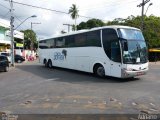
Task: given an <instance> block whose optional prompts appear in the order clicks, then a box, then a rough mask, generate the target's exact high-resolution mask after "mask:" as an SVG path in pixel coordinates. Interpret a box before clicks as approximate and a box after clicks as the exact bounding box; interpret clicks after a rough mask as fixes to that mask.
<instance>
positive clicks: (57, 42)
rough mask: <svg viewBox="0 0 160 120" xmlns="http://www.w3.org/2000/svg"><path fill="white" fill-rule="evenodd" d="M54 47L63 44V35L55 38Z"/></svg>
mask: <svg viewBox="0 0 160 120" xmlns="http://www.w3.org/2000/svg"><path fill="white" fill-rule="evenodd" d="M55 42H56V43H55V44H56V48H62V47H64V46H65V39H64V38H63V37H61V38H56V39H55Z"/></svg>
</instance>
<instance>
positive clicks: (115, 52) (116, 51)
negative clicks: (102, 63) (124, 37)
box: [110, 41, 122, 77]
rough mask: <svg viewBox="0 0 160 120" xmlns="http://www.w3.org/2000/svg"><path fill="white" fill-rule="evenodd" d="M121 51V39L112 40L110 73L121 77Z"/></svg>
mask: <svg viewBox="0 0 160 120" xmlns="http://www.w3.org/2000/svg"><path fill="white" fill-rule="evenodd" d="M121 66H122V64H121V52H120V45H119V41H112V42H111V60H110V73H111V74H110V75H111V76H114V77H121Z"/></svg>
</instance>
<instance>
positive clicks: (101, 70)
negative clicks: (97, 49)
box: [94, 64, 105, 77]
mask: <svg viewBox="0 0 160 120" xmlns="http://www.w3.org/2000/svg"><path fill="white" fill-rule="evenodd" d="M94 74H95V75H96V76H98V77H105V69H104V67H103V66H102V65H101V64H97V65H96V66H95V67H94Z"/></svg>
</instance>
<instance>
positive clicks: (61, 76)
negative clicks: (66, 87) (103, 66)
mask: <svg viewBox="0 0 160 120" xmlns="http://www.w3.org/2000/svg"><path fill="white" fill-rule="evenodd" d="M16 68H18V69H20V70H23V71H26V72H30V73H31V74H34V75H36V76H39V77H42V78H44V79H53V80H54V81H58V82H69V83H124V82H133V81H137V80H139V78H128V79H120V78H114V77H108V76H107V77H104V78H99V77H96V76H95V75H94V74H91V73H86V72H81V71H76V70H70V69H64V68H58V67H53V68H51V69H50V68H46V67H44V66H43V65H40V64H38V63H34V64H22V65H18V66H16ZM55 79H56V80H55Z"/></svg>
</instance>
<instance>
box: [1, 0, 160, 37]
mask: <svg viewBox="0 0 160 120" xmlns="http://www.w3.org/2000/svg"><path fill="white" fill-rule="evenodd" d="M13 1H14V3H13V8H14V14H13V15H14V26H15V28H16V27H17V26H18V25H19V24H21V23H22V22H23V21H24V20H25V19H26V18H28V17H30V16H32V15H36V16H37V17H36V18H29V19H27V20H26V21H25V22H24V23H23V24H22V25H21V26H20V27H18V28H17V30H26V29H31V22H32V23H33V24H32V30H34V31H35V33H36V34H37V38H38V39H45V38H49V37H54V36H55V35H58V34H61V31H62V30H64V31H66V32H67V31H68V27H67V26H65V25H63V24H74V20H72V18H71V17H70V15H69V14H65V13H68V11H69V8H70V7H71V6H72V4H76V6H77V7H78V10H79V15H80V16H79V18H78V19H77V24H79V23H80V22H86V21H87V20H89V19H91V18H96V19H101V20H102V21H104V22H107V21H109V20H114V19H115V18H127V17H128V16H130V15H134V16H137V15H141V10H142V9H141V8H139V7H137V5H139V4H140V3H141V2H142V0H13ZM145 1H146V0H145ZM15 2H16V3H15ZM18 3H20V4H18ZM22 3H23V5H22ZM150 3H153V5H152V6H150V7H149V8H148V11H147V13H146V15H147V16H149V15H155V16H159V17H160V12H159V11H160V0H150V1H149V2H148V3H147V4H146V5H145V8H144V13H145V12H146V10H147V7H148V5H149V4H150ZM24 4H27V5H32V6H37V7H42V8H47V9H50V10H44V9H40V8H35V7H31V6H26V5H24ZM9 9H10V4H9V0H8V1H7V0H0V18H1V19H6V20H8V22H6V24H9V20H10V12H9ZM51 10H53V11H51ZM55 10H56V11H62V12H64V13H59V12H56V11H55ZM81 16H86V17H81ZM36 23H40V24H36Z"/></svg>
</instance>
